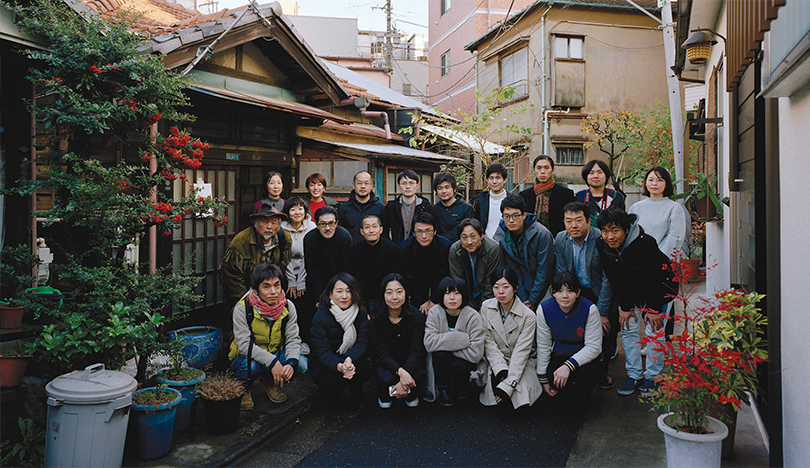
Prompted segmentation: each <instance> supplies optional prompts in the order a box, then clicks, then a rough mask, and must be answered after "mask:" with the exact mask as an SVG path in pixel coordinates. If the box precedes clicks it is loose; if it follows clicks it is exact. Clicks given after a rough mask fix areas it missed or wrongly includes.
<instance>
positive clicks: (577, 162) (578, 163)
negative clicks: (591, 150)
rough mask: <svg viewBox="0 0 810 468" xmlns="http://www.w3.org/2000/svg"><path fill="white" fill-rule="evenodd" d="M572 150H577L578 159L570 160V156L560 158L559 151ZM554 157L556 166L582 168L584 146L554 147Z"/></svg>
mask: <svg viewBox="0 0 810 468" xmlns="http://www.w3.org/2000/svg"><path fill="white" fill-rule="evenodd" d="M572 150H579V152H580V154H579V156H580V157H579V158H578V160H572V159H573V158H571V157H570V156H567V157H566V158H562V155H561V154H560V153H561V151H566V152H568V151H572ZM554 155H555V160H556V162H557V164H558V165H560V166H584V165H585V146H584V145H576V144H560V145H554Z"/></svg>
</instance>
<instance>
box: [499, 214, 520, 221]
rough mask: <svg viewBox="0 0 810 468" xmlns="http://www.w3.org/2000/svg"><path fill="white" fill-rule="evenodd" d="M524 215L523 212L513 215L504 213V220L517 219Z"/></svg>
mask: <svg viewBox="0 0 810 468" xmlns="http://www.w3.org/2000/svg"><path fill="white" fill-rule="evenodd" d="M522 217H523V213H518V214H511V215H508V214H505V215H503V220H504V221H517V220H518V219H520V218H522Z"/></svg>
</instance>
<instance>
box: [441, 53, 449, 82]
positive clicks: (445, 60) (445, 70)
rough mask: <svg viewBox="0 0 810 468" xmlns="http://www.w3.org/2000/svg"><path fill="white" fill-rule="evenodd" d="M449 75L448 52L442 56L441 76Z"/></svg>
mask: <svg viewBox="0 0 810 468" xmlns="http://www.w3.org/2000/svg"><path fill="white" fill-rule="evenodd" d="M448 73H450V51H449V50H448V51H447V52H445V53H443V54H442V76H445V75H447V74H448Z"/></svg>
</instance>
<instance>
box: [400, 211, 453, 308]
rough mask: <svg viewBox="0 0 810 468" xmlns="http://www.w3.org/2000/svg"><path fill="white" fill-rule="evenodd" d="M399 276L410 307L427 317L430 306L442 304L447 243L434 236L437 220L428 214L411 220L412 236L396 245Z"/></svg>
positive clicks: (448, 248)
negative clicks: (399, 265)
mask: <svg viewBox="0 0 810 468" xmlns="http://www.w3.org/2000/svg"><path fill="white" fill-rule="evenodd" d="M399 252H400V258H401V260H402V275H403V276H405V280H406V281H407V283H408V284H407V285H405V286H406V287H407V288H408V289H407V291H408V293H409V294H410V295H411V304H413V305H414V306H415V307H418V308H419V310H421V311H422V313H423V314H425V315H427V313H428V311H429V310H430V308H431V307H433V306H434V305H436V304H441V303H442V296H444V291H438V290H437V288H438V286H439V281H441V280H442V278H444V277H445V276H448V275H449V274H450V266H449V264H448V258H447V256H448V253H449V252H450V241H448V240H447V239H445V238H444V237H442V236H439V235H437V234H436V218H435V217H434V216H433V215H432V214H430V213H427V212H424V213H419V214H418V215H416V217H415V218H414V220H413V236H412V237H409V238H408V239H406V240H404V241H403V242H402V243H401V244H400V245H399Z"/></svg>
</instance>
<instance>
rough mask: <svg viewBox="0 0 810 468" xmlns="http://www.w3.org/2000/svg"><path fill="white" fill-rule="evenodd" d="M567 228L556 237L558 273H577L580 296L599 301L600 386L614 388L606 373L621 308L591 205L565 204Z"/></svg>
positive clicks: (564, 215) (595, 302) (555, 250)
mask: <svg viewBox="0 0 810 468" xmlns="http://www.w3.org/2000/svg"><path fill="white" fill-rule="evenodd" d="M563 221H564V222H565V231H560V232H559V233H558V234H557V238H556V239H555V240H554V255H555V257H556V263H557V273H560V272H563V271H569V272H571V273H573V274H574V275H576V277H577V279H578V280H579V283H580V285H581V286H582V290H581V292H580V294H581V296H582V297H584V298H586V299H588V300H589V301H591V302H593V303H594V304H596V308H597V309H599V317H600V318H601V319H602V358H603V359H602V361H601V363H600V364H599V366H598V367H600V369H601V371H600V372H599V375H600V379H601V381H600V383H599V386H600V387H602V388H605V389H607V388H613V387H614V386H615V384H614V383H613V379H612V378H611V377H610V376H609V375H608V374H607V371H608V364H609V363H610V358H611V356H613V354H614V353H615V351H616V336H617V335H618V334H619V310H618V308H617V307H616V305H615V304H614V303H613V300H612V299H613V291H612V290H611V288H610V282H609V281H608V279H607V275H606V274H605V272H604V270H603V269H602V264H601V263H600V261H599V252H598V251H597V250H596V241H597V239H600V238H601V237H602V233H601V231H599V229H597V228H595V227H591V225H590V213H589V209H588V205H586V204H584V203H580V202H571V203H568V204H566V205H565V206H564V207H563Z"/></svg>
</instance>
